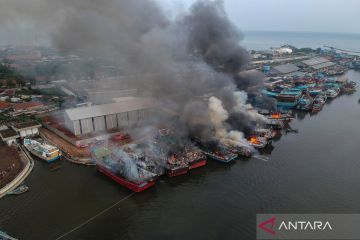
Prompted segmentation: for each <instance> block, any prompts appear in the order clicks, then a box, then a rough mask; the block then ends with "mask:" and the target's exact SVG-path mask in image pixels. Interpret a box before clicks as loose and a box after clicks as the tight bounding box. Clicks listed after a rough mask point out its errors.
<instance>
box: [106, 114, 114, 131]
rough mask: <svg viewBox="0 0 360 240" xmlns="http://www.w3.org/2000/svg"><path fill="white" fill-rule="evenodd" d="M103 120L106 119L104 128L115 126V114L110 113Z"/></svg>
mask: <svg viewBox="0 0 360 240" xmlns="http://www.w3.org/2000/svg"><path fill="white" fill-rule="evenodd" d="M105 120H106V128H107V129H114V128H117V119H116V114H111V115H107V116H105Z"/></svg>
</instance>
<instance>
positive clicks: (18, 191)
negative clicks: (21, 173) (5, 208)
mask: <svg viewBox="0 0 360 240" xmlns="http://www.w3.org/2000/svg"><path fill="white" fill-rule="evenodd" d="M27 191H29V187H28V186H26V185H21V186H19V187H18V188H16V189H14V190H12V191H10V192H8V193H7V195H20V194H22V193H25V192H27Z"/></svg>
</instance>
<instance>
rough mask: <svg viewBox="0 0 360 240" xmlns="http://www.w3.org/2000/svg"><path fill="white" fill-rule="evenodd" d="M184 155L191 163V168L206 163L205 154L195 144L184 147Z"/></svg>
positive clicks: (189, 163)
mask: <svg viewBox="0 0 360 240" xmlns="http://www.w3.org/2000/svg"><path fill="white" fill-rule="evenodd" d="M183 157H184V158H185V161H186V162H187V163H188V165H189V170H191V169H195V168H199V167H203V166H205V165H206V156H205V154H204V153H203V152H202V151H201V150H200V149H198V148H197V147H195V146H186V147H185V148H184V152H183Z"/></svg>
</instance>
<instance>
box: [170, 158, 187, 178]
mask: <svg viewBox="0 0 360 240" xmlns="http://www.w3.org/2000/svg"><path fill="white" fill-rule="evenodd" d="M188 171H189V165H188V164H187V162H186V161H185V159H184V158H183V157H179V156H178V155H177V154H172V155H171V156H170V157H169V158H168V161H167V175H168V176H169V177H175V176H179V175H183V174H186V173H188Z"/></svg>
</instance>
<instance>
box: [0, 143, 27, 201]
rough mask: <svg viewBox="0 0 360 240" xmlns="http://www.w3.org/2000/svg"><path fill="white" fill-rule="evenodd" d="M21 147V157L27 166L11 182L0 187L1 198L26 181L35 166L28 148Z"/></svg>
mask: <svg viewBox="0 0 360 240" xmlns="http://www.w3.org/2000/svg"><path fill="white" fill-rule="evenodd" d="M20 149H21V151H20V157H21V160H22V161H23V162H24V164H25V166H24V168H23V169H22V170H21V172H20V173H19V174H18V175H17V176H16V177H15V178H14V179H13V180H12V181H11V182H9V183H8V184H6V185H5V186H4V187H3V188H1V189H0V199H1V198H3V197H4V196H6V195H7V193H8V192H9V191H12V190H14V189H16V188H17V187H18V186H19V185H20V184H21V183H22V182H24V181H25V179H26V178H27V177H28V176H29V175H30V173H31V171H32V169H33V168H34V160H33V159H32V157H31V156H30V154H29V153H27V152H26V150H24V149H23V148H22V147H20Z"/></svg>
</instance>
